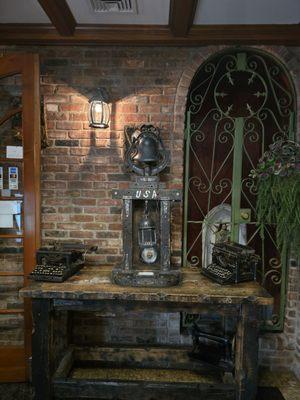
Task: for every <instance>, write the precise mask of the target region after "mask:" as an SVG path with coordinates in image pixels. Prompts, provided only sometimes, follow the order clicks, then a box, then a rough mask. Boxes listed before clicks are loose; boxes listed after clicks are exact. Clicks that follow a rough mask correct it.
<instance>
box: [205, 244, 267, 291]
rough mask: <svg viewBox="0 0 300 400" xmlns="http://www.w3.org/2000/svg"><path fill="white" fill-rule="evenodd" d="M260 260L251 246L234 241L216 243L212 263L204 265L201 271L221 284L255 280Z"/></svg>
mask: <svg viewBox="0 0 300 400" xmlns="http://www.w3.org/2000/svg"><path fill="white" fill-rule="evenodd" d="M259 260H260V258H259V257H258V256H257V255H256V254H255V251H254V250H253V249H252V248H251V247H249V246H244V245H242V244H238V243H233V242H224V243H216V244H215V245H214V247H213V251H212V263H211V264H209V265H207V266H206V267H202V270H201V272H202V274H203V275H205V276H207V277H208V278H211V279H212V280H213V281H215V282H218V283H221V284H227V283H238V282H245V281H253V280H255V279H256V268H257V264H258V262H259Z"/></svg>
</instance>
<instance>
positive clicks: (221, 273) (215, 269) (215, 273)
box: [202, 264, 233, 283]
mask: <svg viewBox="0 0 300 400" xmlns="http://www.w3.org/2000/svg"><path fill="white" fill-rule="evenodd" d="M202 273H203V275H206V276H207V277H208V278H211V279H212V280H214V281H216V282H218V283H225V282H228V281H230V280H231V278H232V275H233V274H232V272H231V271H229V270H228V269H226V268H222V267H221V266H220V265H218V264H209V265H208V266H207V267H205V268H202Z"/></svg>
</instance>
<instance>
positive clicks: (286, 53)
mask: <svg viewBox="0 0 300 400" xmlns="http://www.w3.org/2000/svg"><path fill="white" fill-rule="evenodd" d="M245 47H246V46H245ZM247 47H249V48H252V49H253V50H255V49H257V50H262V51H265V52H266V53H269V54H271V55H272V56H273V57H274V58H275V59H277V60H278V61H280V62H281V63H282V64H284V65H285V67H286V69H287V71H288V72H289V73H290V76H291V80H292V83H293V85H294V89H295V93H296V99H295V100H296V111H297V127H298V129H297V131H296V135H297V140H298V141H300V129H299V126H300V74H299V72H298V71H299V62H300V60H299V59H298V58H297V57H296V56H295V54H294V53H293V52H292V51H290V50H289V49H288V48H286V47H284V46H247ZM230 48H233V47H232V46H209V47H207V48H200V49H199V54H198V55H197V56H196V57H195V58H194V60H193V62H192V63H191V64H190V65H189V67H187V68H186V69H185V70H184V71H183V72H182V74H181V77H180V80H179V83H178V86H177V90H176V94H175V101H174V124H173V127H174V138H175V139H177V141H181V142H182V162H184V161H183V160H184V126H185V113H186V101H187V95H188V92H189V88H190V85H191V81H192V79H193V77H194V76H195V74H196V72H197V70H198V68H199V67H200V66H201V64H202V63H203V62H205V61H206V60H207V59H208V58H209V57H211V56H212V55H214V54H216V53H218V52H220V51H222V50H225V49H230ZM289 264H290V265H289V276H288V282H287V285H288V287H287V292H286V296H287V299H288V301H287V305H286V310H285V322H284V329H283V332H281V333H268V334H265V335H264V336H263V337H262V338H261V339H260V354H259V358H260V364H261V365H262V366H268V367H269V366H270V365H271V363H272V361H273V358H274V357H277V359H278V360H279V359H280V360H281V359H282V361H281V363H282V364H281V363H280V362H279V366H281V367H282V366H284V367H286V368H288V369H290V370H293V371H296V372H297V371H298V373H299V368H300V367H299V362H297V357H298V358H299V353H297V351H296V350H295V348H296V342H297V326H296V325H297V318H298V320H299V318H300V314H299V315H298V316H297V318H294V317H293V313H294V312H295V308H294V307H293V306H292V301H291V304H289V303H290V301H289V298H291V299H293V298H294V297H295V296H296V295H297V289H295V287H296V288H297V287H299V284H300V274H299V273H298V274H296V271H297V272H298V267H299V265H297V264H296V261H295V260H293V258H291V260H290V262H289ZM298 298H300V297H299V294H298ZM298 301H299V300H298ZM270 349H272V351H271V352H270ZM283 352H284V354H285V355H284V356H282V354H283ZM285 359H286V360H285Z"/></svg>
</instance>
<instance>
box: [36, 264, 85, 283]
mask: <svg viewBox="0 0 300 400" xmlns="http://www.w3.org/2000/svg"><path fill="white" fill-rule="evenodd" d="M81 266H82V265H73V266H69V267H68V266H66V265H64V264H58V265H44V264H38V265H36V267H35V268H34V270H33V271H32V272H31V273H30V274H29V277H30V278H31V279H34V280H36V281H46V282H49V281H50V282H63V281H65V280H66V279H67V278H68V277H69V276H71V275H73V274H74V273H76V272H77V271H78V270H79V269H80V268H81Z"/></svg>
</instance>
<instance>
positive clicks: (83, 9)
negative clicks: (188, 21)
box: [67, 0, 170, 25]
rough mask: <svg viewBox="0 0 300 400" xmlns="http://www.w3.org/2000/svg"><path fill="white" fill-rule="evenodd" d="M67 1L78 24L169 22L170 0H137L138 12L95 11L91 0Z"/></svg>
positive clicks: (159, 23)
mask: <svg viewBox="0 0 300 400" xmlns="http://www.w3.org/2000/svg"><path fill="white" fill-rule="evenodd" d="M131 1H136V0H131ZM67 2H68V4H69V7H70V9H71V11H72V13H73V15H74V17H75V19H76V21H77V23H78V24H155V25H167V24H168V22H169V7H170V0H137V14H133V13H124V12H122V13H121V12H120V13H111V14H109V13H99V12H94V11H93V8H92V5H91V1H90V0H67Z"/></svg>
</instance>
